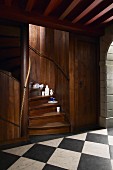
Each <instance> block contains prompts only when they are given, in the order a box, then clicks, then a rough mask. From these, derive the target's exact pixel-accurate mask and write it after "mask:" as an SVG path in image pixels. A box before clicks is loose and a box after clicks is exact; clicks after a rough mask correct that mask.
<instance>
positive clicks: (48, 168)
mask: <svg viewBox="0 0 113 170" xmlns="http://www.w3.org/2000/svg"><path fill="white" fill-rule="evenodd" d="M43 170H67V169H64V168H60V167H56V166H53V165H49V164H46V165H45V166H44V168H43Z"/></svg>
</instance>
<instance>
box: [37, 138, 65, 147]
mask: <svg viewBox="0 0 113 170" xmlns="http://www.w3.org/2000/svg"><path fill="white" fill-rule="evenodd" d="M62 140H63V138H58V139H53V140H48V141H44V142H39V143H38V144H43V145H47V146H53V147H58V145H59V144H60V143H61V141H62Z"/></svg>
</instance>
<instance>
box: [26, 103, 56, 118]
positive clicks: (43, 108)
mask: <svg viewBox="0 0 113 170" xmlns="http://www.w3.org/2000/svg"><path fill="white" fill-rule="evenodd" d="M57 106H59V104H58V103H54V104H50V103H46V104H41V105H38V106H34V107H30V108H29V116H37V115H38V114H42V113H49V112H56V108H57Z"/></svg>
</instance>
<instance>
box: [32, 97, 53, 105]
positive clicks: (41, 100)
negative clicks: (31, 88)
mask: <svg viewBox="0 0 113 170" xmlns="http://www.w3.org/2000/svg"><path fill="white" fill-rule="evenodd" d="M50 97H52V96H34V97H31V98H30V99H29V106H30V107H34V106H38V105H41V104H46V103H48V101H49V100H50Z"/></svg>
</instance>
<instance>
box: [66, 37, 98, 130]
mask: <svg viewBox="0 0 113 170" xmlns="http://www.w3.org/2000/svg"><path fill="white" fill-rule="evenodd" d="M98 42H99V41H98V39H97V38H91V37H84V36H77V35H74V34H70V58H69V59H70V61H69V70H70V103H71V105H70V106H71V107H70V121H71V124H72V130H74V129H77V130H79V129H84V128H89V127H90V128H94V127H97V126H98V118H99V103H100V102H99V51H98V47H99V43H98Z"/></svg>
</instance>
